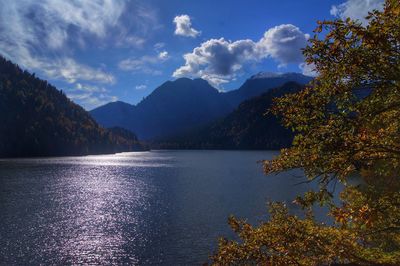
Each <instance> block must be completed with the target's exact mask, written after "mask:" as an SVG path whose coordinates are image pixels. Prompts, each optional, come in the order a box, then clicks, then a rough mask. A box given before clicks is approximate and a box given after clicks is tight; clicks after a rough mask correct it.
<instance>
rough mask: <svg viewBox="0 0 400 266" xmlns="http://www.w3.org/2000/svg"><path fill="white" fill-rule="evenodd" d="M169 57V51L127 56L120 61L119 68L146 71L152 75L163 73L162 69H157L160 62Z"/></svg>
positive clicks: (137, 71)
mask: <svg viewBox="0 0 400 266" xmlns="http://www.w3.org/2000/svg"><path fill="white" fill-rule="evenodd" d="M168 59H169V55H168V52H167V51H162V52H159V53H158V54H157V55H154V56H149V55H144V56H141V57H132V58H127V59H124V60H122V61H120V62H119V63H118V67H119V69H121V70H123V71H131V72H134V73H135V72H136V73H139V72H141V73H145V74H151V75H161V74H162V72H161V70H159V69H157V68H158V67H159V65H160V63H163V62H165V61H166V60H168Z"/></svg>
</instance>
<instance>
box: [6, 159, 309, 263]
mask: <svg viewBox="0 0 400 266" xmlns="http://www.w3.org/2000/svg"><path fill="white" fill-rule="evenodd" d="M275 154H276V153H275V152H268V151H266V152H265V151H263V152H258V151H256V152H254V151H151V152H137V153H121V154H116V155H101V156H86V157H63V158H41V159H3V160H0V263H1V264H3V265H12V264H19V265H21V264H35V265H36V264H81V263H90V264H103V265H104V264H140V265H146V264H164V265H178V264H186V265H187V264H201V263H203V262H206V261H207V259H208V256H209V255H210V254H211V253H212V252H213V250H214V248H215V246H216V241H217V238H218V237H219V236H221V235H225V236H229V235H231V231H230V229H229V227H228V225H227V224H226V221H227V217H228V216H229V215H230V214H234V215H236V216H238V217H243V218H248V220H249V221H251V222H253V223H256V222H257V221H259V220H260V219H262V218H265V215H266V207H265V206H266V201H267V200H269V199H273V200H292V199H293V198H294V197H295V195H296V194H298V193H299V192H302V191H305V190H306V187H305V185H294V184H296V183H298V182H299V181H302V180H304V179H303V178H301V176H302V175H301V173H299V172H290V173H285V174H280V175H276V176H265V175H264V174H263V173H262V165H261V164H259V163H257V161H259V160H262V159H269V158H271V157H272V156H273V155H275Z"/></svg>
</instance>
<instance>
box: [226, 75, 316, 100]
mask: <svg viewBox="0 0 400 266" xmlns="http://www.w3.org/2000/svg"><path fill="white" fill-rule="evenodd" d="M312 79H313V78H312V77H309V76H305V75H303V74H300V73H271V72H260V73H258V74H256V75H253V76H251V77H250V78H249V79H248V80H246V81H245V82H244V83H243V85H242V86H240V88H239V89H237V90H233V91H229V92H226V93H225V95H224V97H225V98H226V100H227V101H228V102H229V103H230V104H231V105H232V106H235V107H236V106H237V105H238V104H240V103H241V102H243V101H244V100H247V99H250V98H252V97H254V96H258V95H261V94H262V93H264V92H266V91H268V90H269V89H272V88H277V87H279V86H282V85H283V84H285V83H287V82H290V81H294V82H297V83H299V84H302V85H305V84H307V83H309V82H310V81H311V80H312Z"/></svg>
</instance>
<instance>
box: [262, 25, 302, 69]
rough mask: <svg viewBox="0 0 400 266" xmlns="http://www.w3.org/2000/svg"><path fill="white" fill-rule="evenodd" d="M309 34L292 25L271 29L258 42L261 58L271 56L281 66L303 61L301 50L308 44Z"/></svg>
mask: <svg viewBox="0 0 400 266" xmlns="http://www.w3.org/2000/svg"><path fill="white" fill-rule="evenodd" d="M308 38H309V35H308V34H304V33H302V32H301V31H300V29H299V28H298V27H296V26H294V25H291V24H283V25H280V26H276V27H274V28H271V29H269V30H268V31H266V32H265V34H264V37H263V38H262V39H261V40H260V41H259V42H258V44H257V45H258V48H259V53H260V55H261V56H265V55H269V56H271V57H272V58H274V59H275V60H277V61H278V62H279V63H280V64H281V65H286V64H289V63H299V62H302V61H303V54H302V53H301V49H302V48H304V47H305V46H306V44H307V40H308Z"/></svg>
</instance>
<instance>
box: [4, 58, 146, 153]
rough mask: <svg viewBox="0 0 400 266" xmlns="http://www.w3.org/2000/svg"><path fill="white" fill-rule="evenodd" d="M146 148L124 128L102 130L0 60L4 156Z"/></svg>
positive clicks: (61, 98) (48, 88)
mask: <svg viewBox="0 0 400 266" xmlns="http://www.w3.org/2000/svg"><path fill="white" fill-rule="evenodd" d="M137 149H143V146H142V145H141V144H140V143H139V142H138V140H137V138H136V136H135V135H134V134H131V133H127V132H126V130H123V129H118V130H115V129H114V130H107V129H104V128H102V127H101V126H99V125H98V124H97V123H96V122H95V120H94V119H92V117H91V116H90V115H89V113H88V112H86V111H85V110H84V109H83V108H82V107H80V106H79V105H77V104H75V103H73V102H72V101H71V100H69V99H68V98H67V97H66V96H65V94H64V93H63V92H62V91H59V90H57V89H56V88H55V87H53V86H52V85H50V84H49V83H48V82H47V81H44V80H41V79H39V78H36V77H35V74H31V73H29V72H27V71H23V70H22V69H21V68H19V67H18V66H17V65H15V64H13V63H12V62H10V61H8V60H6V59H5V58H3V57H0V156H1V157H16V156H18V157H20V156H56V155H82V154H97V153H113V152H119V151H130V150H137Z"/></svg>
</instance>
